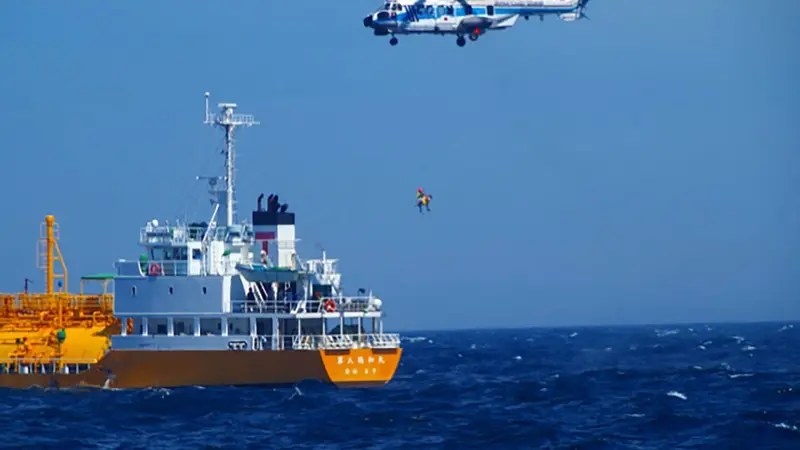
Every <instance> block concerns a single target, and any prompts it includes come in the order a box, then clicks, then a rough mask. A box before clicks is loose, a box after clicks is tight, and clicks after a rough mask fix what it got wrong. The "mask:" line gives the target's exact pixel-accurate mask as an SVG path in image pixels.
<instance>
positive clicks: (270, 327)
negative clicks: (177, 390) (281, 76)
mask: <svg viewBox="0 0 800 450" xmlns="http://www.w3.org/2000/svg"><path fill="white" fill-rule="evenodd" d="M217 108H218V109H217V110H216V111H212V110H211V108H210V105H209V93H205V118H204V121H203V122H204V123H205V124H208V125H212V126H215V127H217V128H219V129H221V130H222V131H223V132H224V134H225V146H224V151H223V154H224V155H225V164H224V166H225V171H224V176H211V177H198V179H201V178H203V179H206V180H207V183H208V188H209V189H208V192H209V194H210V195H211V205H212V208H210V209H211V210H213V211H210V212H209V220H208V221H207V222H205V221H204V222H193V223H185V222H184V221H181V220H175V221H174V223H169V222H167V221H163V223H161V222H160V221H158V220H155V219H153V220H148V221H146V223H145V224H144V226H143V227H141V229H140V232H139V238H138V243H139V245H140V246H141V248H142V253H141V255H140V256H139V257H138V258H137V259H130V260H126V259H119V260H117V261H116V262H115V264H114V267H115V271H114V272H111V273H98V274H92V275H87V276H84V277H81V279H80V290H79V292H78V293H77V294H75V293H70V291H69V285H68V281H69V280H68V272H67V266H66V263H65V259H64V255H63V254H62V252H61V249H60V247H59V244H58V243H59V240H60V239H61V236H60V232H59V226H58V223H57V222H56V220H55V217H54V216H52V215H48V216H46V217H45V220H44V222H43V223H42V226H41V228H40V233H39V241H38V243H39V254H38V261H37V266H38V267H39V268H40V269H42V270H43V271H44V273H45V274H44V278H45V285H46V286H45V290H44V292H41V293H31V292H29V289H28V281H29V280H28V279H26V280H25V289H24V292H22V293H18V294H0V299H2V309H0V387H6V388H30V387H34V386H39V387H44V388H70V387H94V388H113V389H143V388H173V387H183V386H292V385H296V384H298V383H301V382H304V381H308V380H316V381H319V382H322V383H325V384H332V385H334V386H336V387H342V388H346V387H356V388H357V387H380V386H384V385H386V383H388V382H389V381H390V380H391V379H392V377H393V376H394V373H395V371H396V370H397V367H398V364H399V362H400V358H401V354H402V348H401V345H400V336H399V334H396V333H385V332H384V329H383V325H384V324H383V317H384V307H383V301H382V300H381V299H380V298H379V297H377V296H376V295H374V294H373V292H372V290H371V289H363V288H361V289H358V290H357V292H356V295H347V294H345V292H344V289H343V287H342V283H341V278H342V274H341V273H340V272H339V271H338V268H337V263H338V260H337V259H332V258H329V257H328V255H327V252H326V251H325V250H324V249H321V248H320V249H319V250H321V257H319V258H317V259H308V260H304V259H302V258H301V257H300V255H299V254H298V252H297V250H296V243H297V242H299V239H296V236H295V220H296V215H295V213H293V212H291V211H289V209H288V205H287V204H285V203H284V204H281V203H280V202H279V197H278V196H277V195H274V194H270V195H269V197H268V199H267V201H266V202H264V200H263V197H264V195H263V194H261V196H259V198H258V199H257V201H256V202H254V203H255V205H254V209H253V210H252V214H251V220H249V221H248V220H246V219H245V220H242V221H238V220H237V219H238V218H237V211H236V208H235V205H236V203H237V200H236V198H237V197H236V190H235V183H234V176H235V167H234V165H235V158H234V156H235V154H234V152H235V149H234V132H235V131H238V130H239V129H240V128H249V127H251V126H254V125H258V124H259V122H258V121H257V120H255V118H254V116H253V115H249V114H240V113H237V112H236V108H237V105H236V104H235V103H219V104H218V105H217ZM237 135H238V134H237ZM222 214H224V215H225V217H224V218H223V217H219V216H221V215H222ZM90 290H91V291H92V292H89V291H90Z"/></svg>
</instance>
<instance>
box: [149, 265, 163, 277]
mask: <svg viewBox="0 0 800 450" xmlns="http://www.w3.org/2000/svg"><path fill="white" fill-rule="evenodd" d="M163 273H164V271H163V270H161V266H160V265H158V263H153V264H150V276H151V277H157V276H159V275H161V274H163Z"/></svg>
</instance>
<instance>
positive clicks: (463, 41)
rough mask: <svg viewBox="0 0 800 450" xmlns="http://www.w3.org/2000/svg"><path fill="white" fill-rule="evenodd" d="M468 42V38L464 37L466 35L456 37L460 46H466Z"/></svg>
mask: <svg viewBox="0 0 800 450" xmlns="http://www.w3.org/2000/svg"><path fill="white" fill-rule="evenodd" d="M466 43H467V40H466V39H464V36H459V37H458V39H456V44H457V45H458V46H459V47H463V46H464V44H466Z"/></svg>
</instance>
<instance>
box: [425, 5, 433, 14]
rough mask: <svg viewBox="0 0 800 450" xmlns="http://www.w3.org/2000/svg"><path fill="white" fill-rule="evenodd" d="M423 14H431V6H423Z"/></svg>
mask: <svg viewBox="0 0 800 450" xmlns="http://www.w3.org/2000/svg"><path fill="white" fill-rule="evenodd" d="M425 14H427V15H429V16H432V15H433V6H431V5H428V6H426V7H425Z"/></svg>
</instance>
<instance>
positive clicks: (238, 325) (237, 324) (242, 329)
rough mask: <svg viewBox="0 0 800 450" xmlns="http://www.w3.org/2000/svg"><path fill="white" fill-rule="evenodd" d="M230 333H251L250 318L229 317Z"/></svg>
mask: <svg viewBox="0 0 800 450" xmlns="http://www.w3.org/2000/svg"><path fill="white" fill-rule="evenodd" d="M228 334H229V335H234V336H247V335H249V334H250V319H248V318H238V317H237V318H230V319H228Z"/></svg>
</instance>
